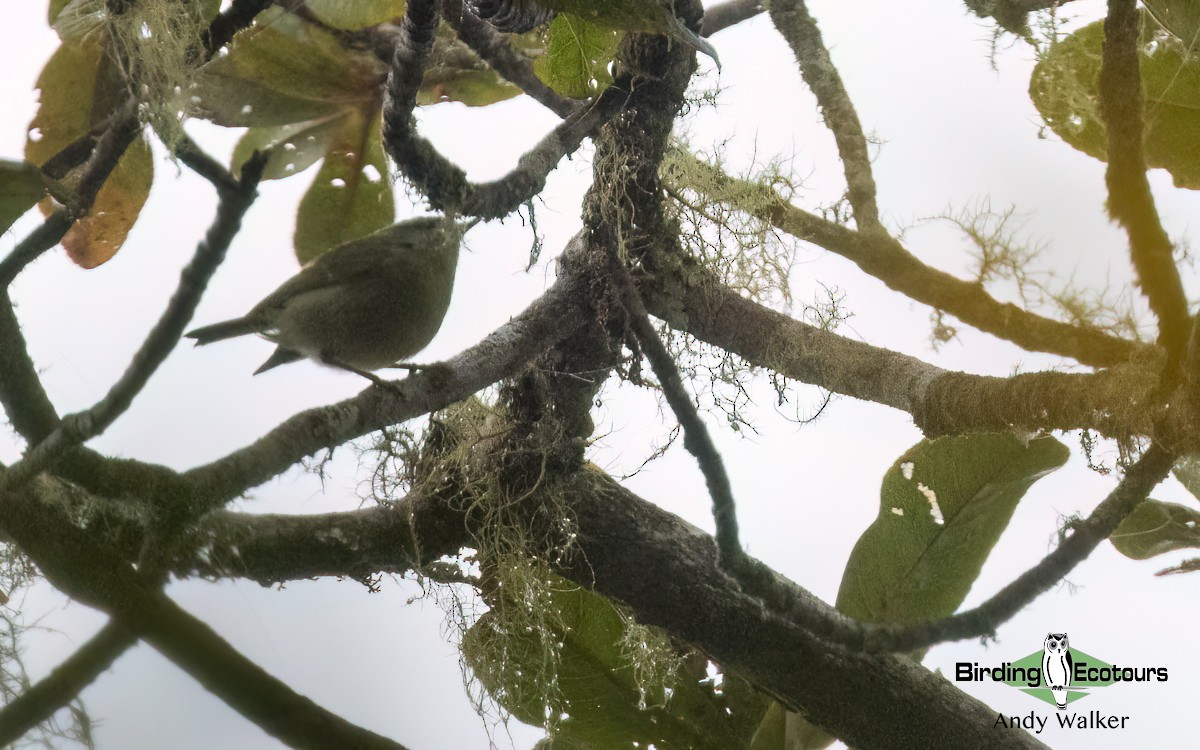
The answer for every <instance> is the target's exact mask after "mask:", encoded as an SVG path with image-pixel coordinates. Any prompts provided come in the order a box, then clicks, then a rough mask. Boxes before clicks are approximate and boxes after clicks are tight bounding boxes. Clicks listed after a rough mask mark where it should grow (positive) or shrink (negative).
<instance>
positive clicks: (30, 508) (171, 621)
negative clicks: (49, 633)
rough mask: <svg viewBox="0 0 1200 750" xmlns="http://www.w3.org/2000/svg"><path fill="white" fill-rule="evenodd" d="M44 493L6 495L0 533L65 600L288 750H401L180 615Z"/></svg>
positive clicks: (196, 621) (179, 610) (1, 507)
mask: <svg viewBox="0 0 1200 750" xmlns="http://www.w3.org/2000/svg"><path fill="white" fill-rule="evenodd" d="M49 483H50V480H43V481H42V482H39V485H40V486H39V487H38V488H37V489H41V490H45V491H44V492H21V493H13V492H9V493H6V494H5V495H3V496H2V500H3V502H0V528H3V529H4V531H5V532H7V533H8V534H9V536H10V537H11V538H12V539H13V540H15V541H16V543H17V544H18V545H19V546H20V547H21V549H22V550H23V551H24V552H25V553H26V554H28V555H29V556H30V558H31V559H33V561H34V562H35V563H37V566H38V568H39V569H40V570H41V571H42V572H43V573H44V574H45V576H46V578H47V579H48V580H49V581H50V582H51V583H52V584H54V586H55V587H57V588H58V589H59V590H61V591H63V592H64V593H66V594H67V595H68V596H70V597H72V598H73V599H75V600H77V601H80V602H83V603H84V604H87V605H89V606H92V607H96V608H98V609H101V610H103V611H105V612H107V613H108V614H109V615H111V616H112V617H114V618H116V620H117V621H118V622H119V623H121V624H122V625H123V626H125V627H127V628H128V629H129V630H130V631H132V632H133V633H136V634H137V635H138V636H140V637H141V638H143V639H145V640H146V641H147V642H148V643H150V644H151V645H152V646H154V647H155V648H156V649H157V650H158V651H160V652H161V653H162V654H163V655H164V656H166V657H167V658H169V659H170V660H171V661H172V662H174V663H175V664H176V665H177V666H179V667H180V668H181V669H183V670H184V671H186V672H187V673H188V674H190V675H191V676H192V677H194V678H195V679H196V680H197V681H198V682H200V683H201V684H202V685H204V687H205V688H207V689H208V690H209V691H210V692H212V693H213V694H214V695H216V696H218V697H219V698H221V699H222V700H224V701H225V702H226V703H227V704H229V706H230V707H232V708H233V709H235V710H236V711H238V712H239V713H241V714H242V715H243V716H245V717H246V718H247V719H249V720H251V721H253V722H254V723H255V724H257V725H258V726H260V727H261V728H262V729H263V730H264V731H266V732H267V733H269V734H271V735H272V736H274V737H277V738H279V739H280V740H282V741H283V742H285V743H287V744H289V745H291V746H292V747H311V748H331V747H353V748H363V749H364V750H375V749H376V748H378V749H379V750H403V748H402V746H401V745H399V744H397V743H395V742H392V741H391V740H388V739H387V738H385V737H381V736H379V735H377V734H375V733H373V732H370V731H368V730H365V729H362V728H361V727H358V726H355V725H354V724H351V723H350V722H348V721H346V720H345V719H343V718H341V717H340V716H337V715H336V714H333V713H331V712H329V711H327V710H325V709H323V708H321V707H320V706H318V705H317V704H315V703H313V702H312V701H311V700H309V699H307V698H305V697H304V696H302V695H299V694H297V693H295V692H294V691H292V690H291V688H289V687H288V686H287V685H285V684H283V683H282V682H280V681H279V680H277V679H276V678H274V677H272V676H270V675H269V674H267V673H266V672H265V671H264V670H263V669H262V668H261V667H259V666H258V665H256V664H254V663H253V662H251V661H250V660H249V659H247V658H246V657H245V656H243V655H242V654H240V653H239V652H238V651H237V650H236V649H234V648H233V647H232V646H230V645H229V644H228V643H227V642H225V641H224V640H223V639H222V638H221V637H220V636H219V635H217V633H215V632H214V631H213V630H212V629H211V628H209V627H208V626H207V625H205V624H204V623H203V622H201V621H200V620H199V619H197V618H196V617H194V616H192V615H190V614H188V613H187V612H185V611H184V610H183V609H182V608H180V607H179V606H178V605H177V604H175V602H173V601H172V600H171V599H170V598H168V597H167V596H166V595H165V594H163V593H162V592H161V591H159V590H158V589H157V588H155V587H154V586H153V584H151V583H149V582H148V581H147V580H146V579H145V578H143V577H141V576H139V575H138V574H137V573H135V572H134V571H133V569H132V568H131V567H130V566H129V565H128V564H127V563H125V562H124V561H122V560H121V559H120V558H118V557H116V556H115V555H114V554H112V552H111V551H109V550H108V549H106V548H105V547H103V546H101V545H100V544H98V542H97V535H96V534H94V533H92V531H91V530H87V529H81V528H79V527H77V526H75V525H74V524H73V523H72V522H71V519H70V517H69V516H68V515H67V514H66V513H64V512H63V511H62V510H61V508H58V507H55V505H54V504H53V502H41V501H39V500H38V499H37V498H35V497H34V495H35V494H41V495H46V496H47V497H53V494H54V492H55V490H54V488H53V487H51V486H49Z"/></svg>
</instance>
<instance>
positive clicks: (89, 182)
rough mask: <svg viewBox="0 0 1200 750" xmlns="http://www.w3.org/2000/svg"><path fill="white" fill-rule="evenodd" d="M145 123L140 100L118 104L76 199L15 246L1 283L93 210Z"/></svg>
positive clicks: (2, 265)
mask: <svg viewBox="0 0 1200 750" xmlns="http://www.w3.org/2000/svg"><path fill="white" fill-rule="evenodd" d="M140 129H141V126H140V124H139V122H138V118H137V102H136V101H133V100H128V101H126V102H125V103H124V104H123V105H121V106H120V107H118V108H117V110H116V112H115V114H114V116H113V118H112V121H111V122H110V124H109V126H108V128H106V129H105V131H104V133H103V134H102V135H101V136H100V138H99V139H98V140H97V141H96V148H95V150H94V151H93V152H92V155H91V157H90V158H89V159H88V161H87V163H86V164H84V166H83V171H82V173H81V175H80V179H79V184H78V185H77V186H76V188H75V193H74V196H73V200H72V201H71V204H70V205H69V206H64V207H63V208H60V209H58V210H57V211H55V212H54V213H52V214H50V216H48V217H47V218H46V220H45V221H44V222H42V225H41V226H40V227H38V228H37V229H35V230H34V231H33V232H32V233H31V234H30V235H29V236H28V237H26V238H25V239H24V240H22V241H21V242H20V243H18V244H17V246H16V247H15V248H13V250H12V252H10V253H9V254H8V257H6V258H5V259H4V260H2V261H0V287H3V288H5V289H7V288H8V287H9V286H10V285H11V284H12V282H13V279H15V278H16V277H17V274H19V273H21V271H22V270H23V269H24V268H25V267H26V266H28V265H29V264H30V263H32V262H33V261H35V260H37V258H38V257H39V256H41V254H42V253H44V252H46V251H47V250H49V249H50V248H52V247H54V246H55V245H57V244H58V243H59V241H60V240H61V239H62V238H63V236H64V235H66V233H67V231H68V230H69V229H70V228H71V227H72V226H73V225H74V224H75V222H76V221H77V220H78V219H80V218H81V217H83V216H84V215H86V214H87V212H88V211H90V210H91V208H92V204H93V203H94V202H95V201H96V194H97V193H99V192H100V188H101V187H103V186H104V181H105V180H107V179H108V176H109V175H110V174H112V171H113V170H114V169H116V167H117V163H118V162H119V161H121V157H122V156H123V155H124V154H125V150H126V149H127V148H129V144H130V143H133V139H134V138H136V137H137V136H138V132H139V131H140Z"/></svg>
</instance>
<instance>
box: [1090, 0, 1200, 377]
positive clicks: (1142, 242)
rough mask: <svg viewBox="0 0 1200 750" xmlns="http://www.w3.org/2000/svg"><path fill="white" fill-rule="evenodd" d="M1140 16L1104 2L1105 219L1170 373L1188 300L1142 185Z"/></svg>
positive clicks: (1183, 341) (1118, 2) (1121, 4)
mask: <svg viewBox="0 0 1200 750" xmlns="http://www.w3.org/2000/svg"><path fill="white" fill-rule="evenodd" d="M1141 18H1142V17H1141V14H1139V13H1138V10H1137V2H1136V0H1109V2H1108V18H1106V19H1105V20H1104V54H1103V57H1102V59H1101V62H1100V80H1099V83H1098V88H1099V94H1100V114H1101V116H1102V118H1103V119H1104V125H1105V130H1106V131H1107V135H1108V147H1107V149H1106V153H1107V154H1108V169H1107V170H1106V171H1105V173H1104V182H1105V184H1106V185H1107V186H1108V212H1109V214H1110V215H1111V216H1112V218H1113V219H1115V220H1116V221H1117V222H1118V223H1120V224H1121V226H1123V227H1125V231H1126V233H1128V235H1129V255H1130V258H1131V259H1132V260H1133V267H1134V270H1135V271H1137V275H1138V284H1139V286H1141V288H1142V293H1143V294H1145V295H1146V299H1147V300H1148V301H1149V302H1150V309H1151V310H1153V311H1154V314H1155V315H1156V316H1157V317H1158V329H1159V334H1158V335H1159V339H1158V340H1159V343H1160V344H1162V345H1163V347H1164V348H1165V349H1166V350H1167V357H1168V360H1169V362H1170V365H1171V369H1172V370H1174V365H1177V364H1178V362H1179V359H1180V357H1181V356H1182V354H1183V351H1184V348H1185V347H1186V345H1187V340H1188V334H1189V332H1190V330H1191V320H1190V315H1189V314H1188V302H1187V295H1186V294H1185V293H1184V291H1183V282H1182V281H1181V280H1180V278H1179V269H1178V268H1177V267H1176V265H1175V259H1174V257H1173V253H1174V247H1173V246H1172V244H1171V239H1170V237H1168V236H1167V232H1166V230H1165V229H1163V226H1162V222H1161V221H1160V220H1159V216H1158V210H1157V209H1156V208H1155V206H1154V196H1153V194H1151V192H1150V183H1149V181H1148V180H1147V179H1146V154H1145V150H1144V147H1143V141H1144V139H1145V124H1144V123H1143V121H1142V77H1141V71H1140V69H1139V64H1138V54H1139V47H1140V42H1139V38H1140V36H1141Z"/></svg>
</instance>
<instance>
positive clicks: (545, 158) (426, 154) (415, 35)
mask: <svg viewBox="0 0 1200 750" xmlns="http://www.w3.org/2000/svg"><path fill="white" fill-rule="evenodd" d="M437 19H438V12H437V3H436V2H435V1H434V0H413V1H412V2H410V3H409V4H408V9H407V12H406V14H405V16H404V21H403V23H402V24H401V26H400V34H399V35H398V39H397V42H396V50H395V54H394V56H393V59H392V64H391V69H390V71H389V73H388V82H387V89H386V95H385V97H384V105H383V143H384V148H386V149H387V152H388V155H389V156H391V157H392V161H394V162H395V163H396V166H397V168H398V169H399V170H400V172H401V173H402V174H403V175H404V176H405V177H406V178H407V179H408V180H409V182H411V183H412V184H413V185H414V186H415V187H416V188H417V189H418V190H419V191H420V192H421V193H422V194H423V195H424V196H425V197H426V198H427V199H428V200H429V203H430V205H431V206H432V207H433V208H435V209H437V210H440V211H446V212H450V213H458V214H462V215H465V216H478V217H481V218H485V219H499V218H503V217H505V216H507V215H509V214H510V213H512V212H513V211H515V210H517V208H519V207H520V206H521V205H522V204H524V203H525V202H526V201H528V200H529V199H530V198H532V197H533V196H534V195H537V193H538V192H540V191H541V190H542V188H543V187H545V184H546V177H547V175H549V174H550V172H551V171H552V170H553V169H554V168H555V167H556V166H557V165H558V162H559V161H561V160H562V159H563V157H565V156H568V155H570V154H572V153H574V152H575V151H576V150H577V149H578V148H579V146H580V145H581V144H582V143H583V139H584V138H585V137H587V136H588V135H589V134H590V133H592V132H593V131H594V130H596V129H597V128H598V127H599V126H600V125H601V124H603V123H604V122H605V121H606V120H607V119H608V118H609V117H611V116H612V114H613V113H614V112H616V111H617V110H618V109H620V106H621V104H622V103H623V101H624V99H625V94H624V93H623V92H621V91H620V89H619V88H618V87H616V86H610V87H609V88H608V89H606V90H605V91H604V93H603V94H601V95H600V98H599V99H597V100H596V102H594V103H593V104H592V106H590V107H587V108H584V109H581V110H578V111H576V112H575V113H574V114H572V115H571V116H569V117H568V118H567V119H566V120H565V121H563V122H562V123H561V124H560V125H558V127H556V128H554V130H552V131H550V133H548V134H547V135H546V137H545V138H543V139H542V140H541V141H539V142H538V144H537V145H536V146H534V147H533V148H532V149H530V151H529V152H527V153H526V154H524V155H523V156H522V157H521V158H520V159H519V160H518V162H517V166H516V167H515V168H514V169H513V170H512V171H511V172H509V173H508V174H507V175H505V176H504V177H501V178H500V179H498V180H494V181H492V182H487V183H482V184H475V183H472V182H470V181H469V180H467V176H466V173H465V172H463V170H462V169H460V168H459V167H458V166H457V165H456V164H454V163H453V162H451V161H450V160H448V159H446V157H444V156H442V154H440V153H439V152H438V151H437V149H435V148H434V147H433V144H431V143H430V142H429V141H427V140H426V139H424V138H422V137H421V136H420V134H418V133H417V131H416V125H415V122H414V121H413V116H412V112H413V108H414V107H415V106H416V100H417V91H418V90H419V89H420V86H421V79H422V75H423V72H424V70H425V64H426V60H427V59H428V56H429V52H430V50H431V49H432V48H433V34H434V31H435V30H436V28H437Z"/></svg>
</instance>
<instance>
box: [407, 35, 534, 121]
mask: <svg viewBox="0 0 1200 750" xmlns="http://www.w3.org/2000/svg"><path fill="white" fill-rule="evenodd" d="M528 36H529V35H525V34H522V35H520V36H519V37H517V38H515V39H514V40H513V41H514V42H517V43H518V44H520V43H521V42H522V41H523V40H524V39H525V38H527V37H528ZM520 93H521V89H519V88H517V87H516V86H514V85H512V84H511V83H509V82H508V81H505V80H504V79H503V78H501V77H500V76H499V74H497V73H496V71H494V70H492V69H491V68H490V67H489V66H488V64H487V63H485V62H484V61H483V60H481V59H480V58H479V55H476V54H475V52H473V51H472V50H471V48H470V47H468V46H467V45H465V44H463V43H462V41H461V40H459V39H458V37H457V36H456V35H455V33H454V31H453V29H451V28H450V27H449V26H445V25H443V26H441V27H440V28H439V29H438V32H437V36H436V37H435V38H434V42H433V51H432V52H431V53H430V55H429V61H428V64H427V65H426V67H425V76H424V77H423V78H422V79H421V88H420V90H418V91H417V104H421V105H425V104H437V103H438V102H461V103H463V104H465V105H467V106H468V107H485V106H487V105H489V104H494V103H496V102H500V101H504V100H505V99H511V98H513V97H514V96H517V95H519V94H520Z"/></svg>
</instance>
